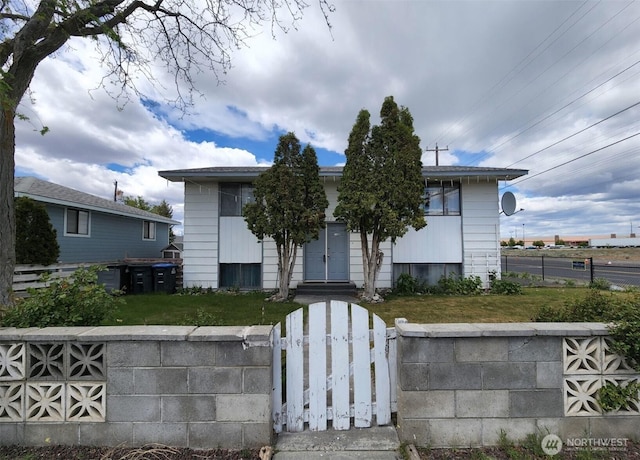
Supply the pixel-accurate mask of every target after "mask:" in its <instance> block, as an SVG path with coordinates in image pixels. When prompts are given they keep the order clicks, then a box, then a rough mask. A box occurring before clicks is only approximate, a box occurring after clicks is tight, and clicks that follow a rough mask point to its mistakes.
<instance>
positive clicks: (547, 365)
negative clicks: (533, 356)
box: [536, 361, 562, 388]
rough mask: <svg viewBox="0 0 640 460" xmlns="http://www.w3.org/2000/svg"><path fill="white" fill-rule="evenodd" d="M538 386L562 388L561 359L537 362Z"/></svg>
mask: <svg viewBox="0 0 640 460" xmlns="http://www.w3.org/2000/svg"><path fill="white" fill-rule="evenodd" d="M536 387H537V388H562V363H561V362H560V361H554V362H537V363H536Z"/></svg>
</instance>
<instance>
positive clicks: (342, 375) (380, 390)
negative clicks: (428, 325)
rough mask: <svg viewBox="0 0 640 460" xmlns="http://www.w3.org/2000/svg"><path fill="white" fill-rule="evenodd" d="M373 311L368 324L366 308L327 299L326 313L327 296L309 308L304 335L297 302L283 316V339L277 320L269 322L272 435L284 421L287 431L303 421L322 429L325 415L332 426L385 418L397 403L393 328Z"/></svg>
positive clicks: (340, 427)
mask: <svg viewBox="0 0 640 460" xmlns="http://www.w3.org/2000/svg"><path fill="white" fill-rule="evenodd" d="M327 313H330V314H327ZM349 313H350V314H349ZM372 317H373V329H372V330H369V312H368V311H367V310H366V309H364V308H362V307H361V306H359V305H356V304H351V306H350V308H349V304H348V303H346V302H341V301H336V300H332V301H331V304H330V310H329V312H327V304H326V303H325V302H319V303H315V304H312V305H310V306H309V313H308V319H307V324H308V335H305V334H304V329H305V325H304V320H303V309H302V308H301V309H299V310H297V311H294V312H292V313H290V314H289V315H287V318H286V334H287V336H286V337H282V336H281V334H282V330H281V325H280V323H278V324H277V325H276V326H275V327H274V334H273V340H274V344H273V345H274V346H273V382H274V385H273V393H272V397H273V423H274V429H275V431H276V432H277V433H280V432H282V431H283V426H285V427H286V428H284V429H285V430H286V431H290V432H296V431H303V430H304V426H305V423H308V428H309V430H312V431H324V430H326V429H327V425H328V423H327V422H328V421H329V420H331V421H332V426H333V428H334V429H335V430H348V429H349V428H350V427H351V419H353V425H354V426H355V427H357V428H363V427H370V426H371V425H372V424H374V423H375V424H376V425H387V424H389V423H390V422H391V412H392V411H395V409H396V407H395V406H396V341H395V328H387V327H386V325H385V323H384V321H382V319H380V317H378V316H377V315H375V314H373V315H372ZM327 320H328V321H329V322H328V323H327ZM372 344H373V346H372ZM282 350H285V353H286V354H285V356H286V357H285V361H284V362H285V369H286V372H285V375H286V378H285V382H284V387H285V391H284V393H285V394H286V398H285V399H286V400H285V401H283V397H282V396H283V381H282V380H283V379H282V374H283V372H282ZM372 364H373V365H372ZM329 394H330V395H331V397H330V398H329V396H328V395H329ZM329 399H331V401H330V403H329Z"/></svg>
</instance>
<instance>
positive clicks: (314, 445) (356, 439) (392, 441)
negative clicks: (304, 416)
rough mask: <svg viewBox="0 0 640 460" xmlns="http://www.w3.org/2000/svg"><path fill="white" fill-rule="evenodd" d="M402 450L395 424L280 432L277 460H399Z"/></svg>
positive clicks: (277, 444)
mask: <svg viewBox="0 0 640 460" xmlns="http://www.w3.org/2000/svg"><path fill="white" fill-rule="evenodd" d="M399 449H400V441H399V440H398V434H397V433H396V430H395V428H394V427H392V426H383V427H372V428H362V429H357V428H351V429H350V430H348V431H335V430H332V429H330V430H327V431H303V432H301V433H280V434H279V435H278V441H277V442H276V447H275V450H276V452H277V453H276V455H275V456H274V460H294V459H296V460H298V459H305V460H316V459H335V460H339V459H350V458H361V459H371V460H397V459H401V458H402V456H401V455H400V453H399Z"/></svg>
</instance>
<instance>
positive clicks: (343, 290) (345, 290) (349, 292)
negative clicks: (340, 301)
mask: <svg viewBox="0 0 640 460" xmlns="http://www.w3.org/2000/svg"><path fill="white" fill-rule="evenodd" d="M357 294H358V289H357V288H356V284H355V283H354V282H340V283H338V282H326V283H314V282H308V283H298V285H297V286H296V295H301V296H307V295H322V296H331V295H334V296H336V295H340V296H352V297H355V296H356V295H357Z"/></svg>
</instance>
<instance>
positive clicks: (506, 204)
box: [501, 192, 516, 216]
mask: <svg viewBox="0 0 640 460" xmlns="http://www.w3.org/2000/svg"><path fill="white" fill-rule="evenodd" d="M501 205H502V212H504V215H505V216H510V215H512V214H514V213H515V212H516V197H515V195H514V194H513V193H511V192H505V193H504V194H503V195H502V200H501Z"/></svg>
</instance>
